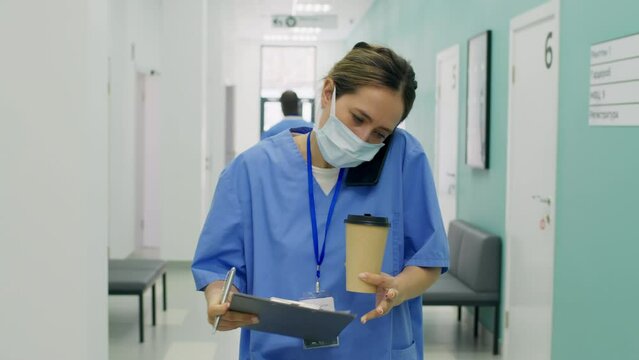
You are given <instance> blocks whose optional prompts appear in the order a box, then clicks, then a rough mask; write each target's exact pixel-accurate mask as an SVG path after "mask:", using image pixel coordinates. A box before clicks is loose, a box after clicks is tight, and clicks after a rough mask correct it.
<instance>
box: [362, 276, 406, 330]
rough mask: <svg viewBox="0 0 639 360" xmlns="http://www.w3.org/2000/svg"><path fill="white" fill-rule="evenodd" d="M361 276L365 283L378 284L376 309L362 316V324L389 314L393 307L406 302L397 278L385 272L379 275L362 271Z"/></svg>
mask: <svg viewBox="0 0 639 360" xmlns="http://www.w3.org/2000/svg"><path fill="white" fill-rule="evenodd" d="M359 278H360V279H361V280H362V281H364V282H365V283H368V284H371V285H375V286H377V292H376V296H375V309H374V310H371V311H369V312H368V313H367V314H366V315H364V316H362V317H361V318H360V321H361V322H362V324H366V322H367V321H368V320H371V319H375V318H378V317H380V316H384V315H386V314H388V313H389V312H390V311H391V309H392V308H393V307H395V306H397V305H400V304H401V303H402V302H404V299H403V298H402V295H401V293H400V291H399V290H398V286H397V285H398V284H397V283H398V281H397V278H395V277H393V276H390V275H388V274H385V273H381V274H379V275H377V274H371V273H361V274H359Z"/></svg>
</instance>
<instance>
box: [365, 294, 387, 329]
mask: <svg viewBox="0 0 639 360" xmlns="http://www.w3.org/2000/svg"><path fill="white" fill-rule="evenodd" d="M392 308H393V304H392V300H386V299H385V300H382V301H381V302H380V303H379V304H378V305H377V307H376V308H375V309H373V310H371V311H369V312H368V313H366V315H364V316H362V317H361V318H360V321H361V322H362V324H366V322H368V321H369V320H372V319H376V318H378V317H381V316H384V315H386V314H388V312H389V311H390V310H391V309H392Z"/></svg>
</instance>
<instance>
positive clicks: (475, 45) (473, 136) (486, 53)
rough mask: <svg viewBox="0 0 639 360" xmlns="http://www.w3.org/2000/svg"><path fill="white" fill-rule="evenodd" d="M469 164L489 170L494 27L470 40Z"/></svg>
mask: <svg viewBox="0 0 639 360" xmlns="http://www.w3.org/2000/svg"><path fill="white" fill-rule="evenodd" d="M467 74H468V84H467V89H468V94H467V96H466V164H467V165H468V166H470V167H472V168H476V169H488V138H489V131H488V128H489V124H490V122H489V120H490V30H488V31H485V32H483V33H481V34H479V35H477V36H475V37H473V38H471V39H470V40H468V69H467Z"/></svg>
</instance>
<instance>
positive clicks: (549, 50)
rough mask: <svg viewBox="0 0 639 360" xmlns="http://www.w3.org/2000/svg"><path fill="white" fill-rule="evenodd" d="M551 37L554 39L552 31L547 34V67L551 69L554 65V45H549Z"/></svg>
mask: <svg viewBox="0 0 639 360" xmlns="http://www.w3.org/2000/svg"><path fill="white" fill-rule="evenodd" d="M550 39H552V31H551V32H549V33H548V36H546V54H545V55H546V56H545V60H546V69H550V67H551V66H552V47H550V45H549V42H550Z"/></svg>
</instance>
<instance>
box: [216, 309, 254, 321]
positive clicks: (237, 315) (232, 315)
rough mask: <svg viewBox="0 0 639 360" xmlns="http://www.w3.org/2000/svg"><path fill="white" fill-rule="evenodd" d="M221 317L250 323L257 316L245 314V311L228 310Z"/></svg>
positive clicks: (226, 319)
mask: <svg viewBox="0 0 639 360" xmlns="http://www.w3.org/2000/svg"><path fill="white" fill-rule="evenodd" d="M222 319H223V320H225V321H235V322H246V323H251V322H253V319H257V316H255V314H247V313H241V312H236V311H229V312H227V313H226V314H224V316H222Z"/></svg>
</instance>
